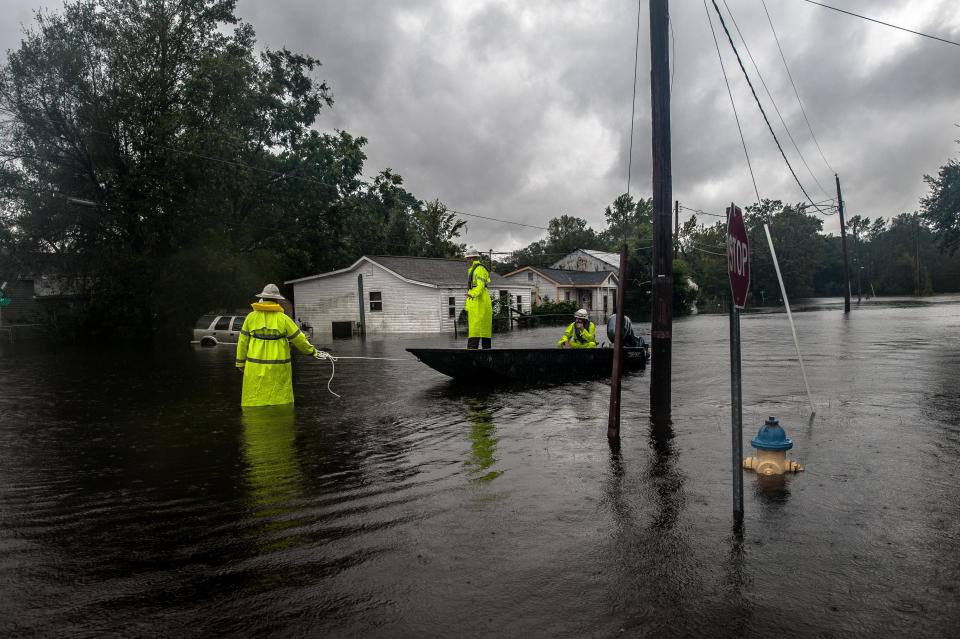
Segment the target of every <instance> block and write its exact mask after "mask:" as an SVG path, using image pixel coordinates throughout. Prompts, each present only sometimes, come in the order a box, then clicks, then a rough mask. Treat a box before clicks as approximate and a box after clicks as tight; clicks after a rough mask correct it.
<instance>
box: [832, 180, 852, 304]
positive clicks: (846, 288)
mask: <svg viewBox="0 0 960 639" xmlns="http://www.w3.org/2000/svg"><path fill="white" fill-rule="evenodd" d="M833 177H834V178H836V180H837V204H838V206H839V210H840V246H841V247H842V248H843V312H844V313H849V312H850V268H849V266H848V265H847V231H846V227H845V225H844V223H843V197H842V196H841V195H840V176H838V175H837V174H836V173H834V174H833Z"/></svg>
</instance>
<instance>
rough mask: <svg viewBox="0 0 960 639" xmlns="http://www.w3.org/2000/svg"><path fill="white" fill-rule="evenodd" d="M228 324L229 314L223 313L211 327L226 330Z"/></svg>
mask: <svg viewBox="0 0 960 639" xmlns="http://www.w3.org/2000/svg"><path fill="white" fill-rule="evenodd" d="M228 326H230V316H229V315H224V316H223V317H221V318H220V319H218V320H217V325H216V326H214V327H213V330H215V331H225V330H227V327H228Z"/></svg>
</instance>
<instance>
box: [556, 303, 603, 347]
mask: <svg viewBox="0 0 960 639" xmlns="http://www.w3.org/2000/svg"><path fill="white" fill-rule="evenodd" d="M557 346H559V347H560V348H596V347H597V327H596V326H594V324H593V322H591V321H590V316H589V315H587V310H586V309H584V308H581V309H580V310H579V311H577V312H576V313H574V314H573V324H571V325H570V326H568V327H567V330H566V331H564V333H563V337H561V338H560V341H559V342H557Z"/></svg>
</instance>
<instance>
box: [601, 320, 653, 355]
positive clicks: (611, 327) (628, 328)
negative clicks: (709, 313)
mask: <svg viewBox="0 0 960 639" xmlns="http://www.w3.org/2000/svg"><path fill="white" fill-rule="evenodd" d="M607 339H609V340H610V344H611V345H613V344H616V343H617V342H616V339H617V316H616V315H611V316H610V319H608V320H607ZM620 344H621V345H622V346H624V347H625V348H637V347H645V346H646V342H644V341H643V338H642V337H637V335H635V334H634V332H633V324H632V323H630V318H629V317H627V316H626V315H624V316H623V334H622V335H621V336H620Z"/></svg>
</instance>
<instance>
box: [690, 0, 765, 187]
mask: <svg viewBox="0 0 960 639" xmlns="http://www.w3.org/2000/svg"><path fill="white" fill-rule="evenodd" d="M713 6H714V7H716V6H717V5H716V3H714V5H713ZM703 9H704V11H706V12H707V22H709V23H710V33H711V34H713V44H714V45H715V46H716V48H717V59H718V60H720V70H721V71H722V72H723V81H724V82H725V83H726V84H727V95H728V96H729V97H730V106H731V108H732V109H733V117H734V119H735V120H736V121H737V131H738V132H739V133H740V143H741V144H742V145H743V155H744V156H745V157H746V158H747V168H748V169H749V170H750V179H751V180H752V181H753V192H754V193H756V194H757V202H759V201H760V190H759V189H758V188H757V178H756V176H755V175H754V174H753V165H752V164H751V163H750V153H749V152H748V151H747V141H746V140H745V139H744V137H743V127H741V126H740V116H739V115H738V114H737V105H736V103H735V102H734V101H733V91H731V90H730V80H729V79H728V78H727V69H726V67H725V66H724V65H723V56H722V55H721V54H720V43H719V42H718V41H717V33H716V31H714V30H713V19H712V18H711V17H710V9H709V8H708V7H707V0H703ZM717 11H718V12H719V9H717Z"/></svg>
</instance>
